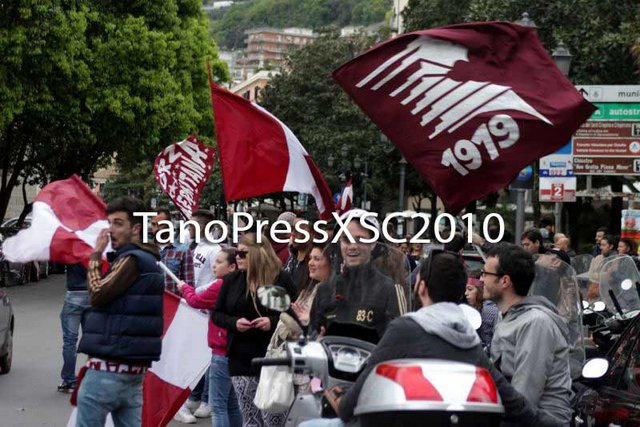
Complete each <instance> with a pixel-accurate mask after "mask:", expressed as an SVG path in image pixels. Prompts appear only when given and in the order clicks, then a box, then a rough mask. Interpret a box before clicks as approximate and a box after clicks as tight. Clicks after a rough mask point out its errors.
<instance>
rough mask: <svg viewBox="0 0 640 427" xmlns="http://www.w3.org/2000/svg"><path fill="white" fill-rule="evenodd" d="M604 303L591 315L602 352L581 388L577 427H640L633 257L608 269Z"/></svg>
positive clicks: (637, 286)
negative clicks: (585, 426) (596, 319)
mask: <svg viewBox="0 0 640 427" xmlns="http://www.w3.org/2000/svg"><path fill="white" fill-rule="evenodd" d="M600 299H601V301H598V302H596V303H594V304H592V305H590V306H589V308H588V309H587V310H590V311H593V313H594V315H595V316H596V317H597V318H598V321H597V322H596V324H595V325H594V326H593V327H591V332H592V339H593V341H594V342H595V343H596V345H597V347H598V348H599V350H600V352H601V353H600V356H599V357H597V358H593V359H590V360H588V361H587V363H586V364H585V367H584V369H583V375H582V378H581V380H580V382H579V383H578V384H579V385H580V386H581V387H578V396H577V399H576V402H577V403H576V405H574V409H575V410H576V417H575V420H576V425H587V426H592V425H610V424H611V423H613V424H617V425H625V426H626V425H629V426H630V425H638V422H640V411H638V409H637V402H638V401H640V394H638V392H637V390H638V385H636V376H635V372H636V362H635V361H636V360H637V358H638V347H637V345H636V344H637V339H638V329H639V327H640V325H639V323H638V317H637V315H638V313H640V273H639V272H638V269H637V267H636V265H635V262H634V261H633V259H632V258H631V257H629V256H626V255H623V256H617V257H614V258H612V259H610V260H608V261H606V262H605V263H604V264H603V265H602V267H601V269H600ZM585 311H586V310H585Z"/></svg>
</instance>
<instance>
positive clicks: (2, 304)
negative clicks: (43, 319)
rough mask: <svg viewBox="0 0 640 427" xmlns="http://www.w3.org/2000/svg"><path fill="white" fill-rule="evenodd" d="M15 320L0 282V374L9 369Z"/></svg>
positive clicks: (9, 302)
mask: <svg viewBox="0 0 640 427" xmlns="http://www.w3.org/2000/svg"><path fill="white" fill-rule="evenodd" d="M14 328H15V320H14V317H13V308H12V307H11V301H10V300H9V296H8V295H7V293H6V287H5V286H3V285H2V283H0V375H2V374H6V373H8V372H9V371H10V370H11V360H12V358H13V331H14Z"/></svg>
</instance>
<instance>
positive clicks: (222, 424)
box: [209, 354, 242, 427]
mask: <svg viewBox="0 0 640 427" xmlns="http://www.w3.org/2000/svg"><path fill="white" fill-rule="evenodd" d="M209 405H210V406H211V423H212V425H213V426H214V427H242V414H241V413H240V407H239V406H238V398H237V397H236V391H235V390H234V388H233V384H231V377H229V360H228V359H227V358H226V357H225V356H219V355H217V354H213V355H211V366H209Z"/></svg>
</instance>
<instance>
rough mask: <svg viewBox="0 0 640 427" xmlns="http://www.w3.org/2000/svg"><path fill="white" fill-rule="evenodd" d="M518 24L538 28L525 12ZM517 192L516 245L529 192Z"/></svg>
mask: <svg viewBox="0 0 640 427" xmlns="http://www.w3.org/2000/svg"><path fill="white" fill-rule="evenodd" d="M516 24H519V25H522V26H523V27H529V28H538V26H537V25H536V23H535V22H534V21H533V19H531V18H529V14H528V13H527V12H524V13H523V14H522V18H521V19H519V20H517V21H516ZM516 191H517V199H516V235H515V243H516V244H518V243H520V236H522V233H524V211H525V206H524V196H525V193H526V191H527V190H525V189H524V188H518V189H516Z"/></svg>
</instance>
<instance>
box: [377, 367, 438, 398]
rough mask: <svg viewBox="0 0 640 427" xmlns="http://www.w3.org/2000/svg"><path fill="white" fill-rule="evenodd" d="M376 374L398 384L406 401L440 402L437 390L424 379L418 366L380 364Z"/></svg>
mask: <svg viewBox="0 0 640 427" xmlns="http://www.w3.org/2000/svg"><path fill="white" fill-rule="evenodd" d="M376 373H377V374H378V375H380V376H382V377H385V378H388V379H390V380H391V381H393V382H395V383H396V384H398V385H399V386H400V387H402V389H403V390H404V395H405V398H406V399H407V400H430V401H438V402H442V400H443V399H442V396H441V395H440V393H438V390H436V388H435V387H434V386H433V385H432V384H431V383H430V382H429V381H428V380H427V379H426V378H425V377H424V375H423V373H422V368H421V367H420V366H395V365H389V364H385V363H383V364H381V365H378V367H377V368H376Z"/></svg>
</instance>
